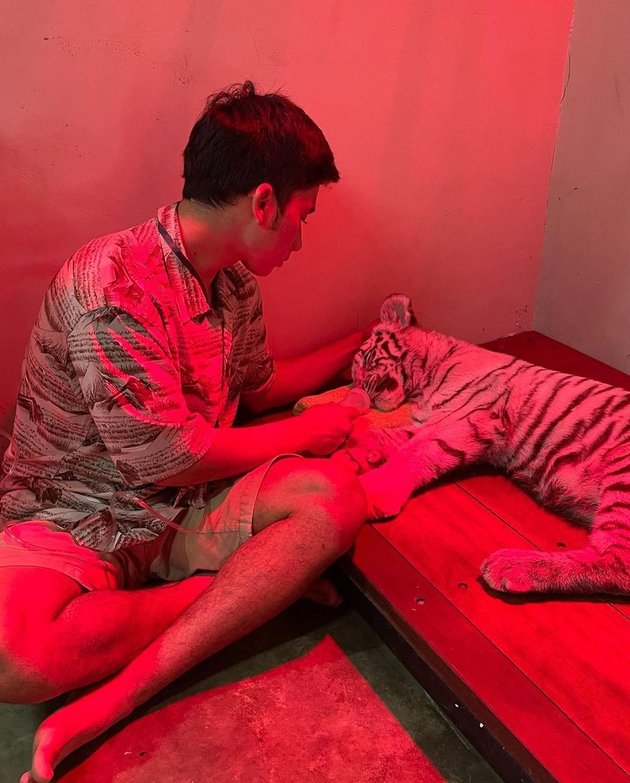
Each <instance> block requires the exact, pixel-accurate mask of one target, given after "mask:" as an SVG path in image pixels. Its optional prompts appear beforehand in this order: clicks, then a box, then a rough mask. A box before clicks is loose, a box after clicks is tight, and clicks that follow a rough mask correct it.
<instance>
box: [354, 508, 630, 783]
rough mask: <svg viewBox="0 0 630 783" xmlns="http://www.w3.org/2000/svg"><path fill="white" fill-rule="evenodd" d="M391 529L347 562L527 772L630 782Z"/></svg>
mask: <svg viewBox="0 0 630 783" xmlns="http://www.w3.org/2000/svg"><path fill="white" fill-rule="evenodd" d="M460 494H463V493H460ZM442 500H444V498H442ZM386 527H389V525H378V526H372V525H367V526H366V527H365V528H364V530H363V531H362V533H361V535H360V536H359V538H358V540H357V543H356V547H355V550H354V552H353V556H352V560H351V561H349V564H348V569H349V572H350V575H351V577H352V578H353V579H354V580H355V582H356V583H357V584H358V587H359V588H360V589H361V590H362V591H364V592H365V593H366V594H367V595H368V596H370V598H371V599H372V600H373V601H374V602H375V603H376V604H377V605H378V606H379V607H380V609H381V611H383V612H384V613H385V614H386V615H387V616H388V619H390V622H392V624H393V625H394V626H395V627H396V629H397V631H398V632H399V633H400V634H401V635H402V636H403V637H404V638H405V639H406V640H407V641H409V642H410V643H411V644H412V645H413V646H414V648H415V649H416V650H417V651H418V653H419V655H420V656H421V657H422V658H423V659H424V660H426V661H427V663H428V664H429V665H430V666H431V667H432V668H433V669H434V670H435V671H436V672H437V673H438V675H439V676H441V677H442V678H443V679H444V681H445V682H446V683H447V685H448V686H449V688H450V689H451V690H452V691H453V692H454V693H455V694H456V695H457V697H458V698H459V699H461V701H462V703H465V704H466V705H467V706H468V707H469V708H470V709H471V710H472V711H473V712H474V713H475V715H476V716H477V717H478V719H479V721H480V723H483V724H484V727H485V728H487V729H488V731H490V732H491V733H492V734H493V735H494V736H495V737H496V738H497V739H498V740H499V742H501V743H502V744H503V745H505V746H506V747H507V748H508V750H509V751H510V752H511V753H512V754H513V756H514V758H516V760H517V761H518V762H519V764H520V765H521V766H522V767H523V769H524V770H525V771H526V773H527V774H528V775H529V776H530V777H532V778H533V779H534V780H536V781H539V782H540V783H545V782H546V781H552V780H555V781H559V783H576V781H580V783H602V781H607V783H624V781H625V783H627V776H626V774H625V773H624V772H623V771H622V770H621V769H620V768H619V766H618V765H617V764H616V763H615V762H614V761H613V760H612V759H611V758H610V757H609V756H608V755H607V754H605V753H603V752H602V750H601V749H600V748H599V747H598V746H597V744H596V743H594V742H593V740H592V739H591V738H590V737H589V736H588V735H587V734H586V733H585V732H584V731H583V730H581V729H580V728H579V727H578V726H576V724H575V723H574V722H573V721H572V720H570V719H569V718H568V717H567V715H566V714H565V713H564V712H563V711H562V710H560V709H559V708H558V707H557V706H556V705H555V704H554V702H553V701H552V700H551V699H550V698H549V697H548V696H547V695H545V694H544V693H543V692H542V691H541V690H540V688H539V687H537V685H536V684H535V683H534V682H532V680H531V679H530V678H528V677H527V676H526V675H525V674H524V673H523V672H522V671H521V670H520V669H519V667H518V666H516V665H515V664H514V663H513V662H512V661H511V660H510V659H509V657H507V656H506V655H504V654H503V653H502V652H501V651H500V650H499V649H498V648H497V646H496V645H495V644H494V643H493V641H492V640H491V639H489V638H488V637H487V636H486V635H484V634H483V633H481V632H480V631H479V629H478V627H477V626H476V625H475V624H474V623H473V622H472V621H471V620H470V619H469V618H467V617H466V616H465V614H464V613H463V612H462V608H459V607H457V606H456V605H455V604H454V602H453V601H452V600H449V599H448V598H447V597H446V596H445V595H444V593H443V592H442V591H441V590H439V589H437V588H436V587H435V586H434V584H432V582H431V580H429V579H427V578H426V577H425V576H423V575H422V574H421V573H419V572H418V570H417V569H416V568H415V567H414V566H413V564H412V563H410V562H409V560H408V559H406V558H405V557H403V556H402V555H401V554H400V551H399V550H398V549H397V548H395V547H394V546H392V545H391V544H390V543H389V542H388V541H387V540H386V539H385V538H384V537H383V532H384V530H385V528H386ZM456 571H457V573H456V574H452V575H453V576H455V578H456V579H462V578H467V579H470V577H471V569H470V567H468V568H467V569H462V568H459V569H456ZM456 584H457V583H456ZM456 589H460V588H456ZM469 592H470V591H469V590H466V591H464V590H461V589H460V593H461V594H462V595H464V594H468V593H469ZM485 598H486V600H487V601H490V599H489V597H488V596H485ZM417 599H421V601H422V603H418V601H417ZM463 608H464V609H465V607H463Z"/></svg>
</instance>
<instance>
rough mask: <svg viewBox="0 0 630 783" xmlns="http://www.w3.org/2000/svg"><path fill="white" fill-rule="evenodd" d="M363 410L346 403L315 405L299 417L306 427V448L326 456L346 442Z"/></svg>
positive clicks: (310, 452)
mask: <svg viewBox="0 0 630 783" xmlns="http://www.w3.org/2000/svg"><path fill="white" fill-rule="evenodd" d="M360 415H361V411H360V410H358V409H357V408H351V407H349V406H346V405H337V404H334V403H328V404H326V405H314V406H313V407H312V408H308V409H307V410H305V411H304V413H301V414H300V416H299V418H300V421H301V423H302V425H303V426H304V428H305V436H306V437H305V446H304V450H305V451H307V452H308V453H309V454H313V455H314V456H316V457H326V456H328V455H329V454H332V452H333V451H336V450H337V449H338V448H340V446H342V445H343V444H344V443H345V442H346V438H347V437H348V435H349V434H350V431H351V430H352V425H353V422H354V420H355V419H356V418H357V416H360Z"/></svg>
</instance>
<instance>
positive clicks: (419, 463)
mask: <svg viewBox="0 0 630 783" xmlns="http://www.w3.org/2000/svg"><path fill="white" fill-rule="evenodd" d="M353 380H354V383H355V385H356V386H359V387H361V388H363V389H365V391H367V392H368V394H369V395H370V399H371V401H372V404H373V405H374V406H375V407H377V408H380V409H381V410H394V409H395V408H397V407H398V406H399V405H400V404H401V403H402V402H404V401H405V400H413V403H414V409H415V411H416V413H415V415H414V419H415V421H416V424H415V425H414V426H413V427H411V428H406V431H405V432H403V433H401V437H399V438H397V439H396V438H394V437H392V433H389V435H388V438H389V441H388V443H384V444H381V446H382V449H381V450H382V452H383V456H384V457H386V458H387V461H386V462H385V464H383V465H382V466H381V467H378V468H376V469H375V470H373V471H371V472H368V473H365V474H364V475H363V476H362V477H361V480H362V482H363V484H364V486H365V489H366V492H367V494H368V499H369V501H370V508H371V516H372V517H373V518H383V517H387V516H391V515H393V514H395V513H397V512H398V511H399V510H400V509H401V508H402V506H403V505H404V503H405V502H406V501H407V499H408V498H409V496H410V495H411V494H412V492H413V491H414V490H415V489H418V488H419V487H421V486H424V485H426V484H427V483H429V482H431V481H433V480H434V479H436V478H438V477H439V476H441V475H442V474H444V473H445V472H447V471H450V470H453V469H455V468H459V467H462V466H464V465H470V464H473V463H476V462H487V463H490V464H492V465H495V466H496V467H498V468H500V469H501V470H503V471H504V472H506V473H507V474H508V475H509V476H510V477H511V478H512V479H513V480H514V481H516V482H517V483H519V484H520V485H522V486H524V487H525V488H526V489H527V490H529V491H530V492H531V493H532V494H533V495H534V496H535V497H536V498H537V499H538V500H539V501H540V502H541V503H542V504H544V505H545V506H547V507H549V508H552V509H554V510H557V511H560V512H562V513H564V514H566V515H568V516H572V517H574V518H576V519H578V520H580V521H582V522H584V523H585V524H587V525H589V526H590V528H591V534H590V538H589V545H588V547H586V548H585V549H583V550H575V551H563V552H538V551H534V552H532V551H527V550H501V551H499V552H495V553H494V554H493V555H491V556H490V557H488V558H487V560H486V561H485V562H484V563H483V564H482V573H483V575H484V578H485V579H486V581H487V582H488V584H490V585H491V586H492V587H494V588H495V589H498V590H505V591H510V592H531V591H535V592H548V591H553V592H555V591H562V592H580V593H584V592H614V593H630V415H629V414H630V393H628V392H626V391H625V390H623V389H618V388H615V387H613V386H608V385H606V384H602V383H599V382H597V381H593V380H590V379H587V378H580V377H577V376H573V375H567V374H563V373H559V372H554V371H552V370H547V369H544V368H542V367H537V366H535V365H532V364H529V363H527V362H524V361H521V360H519V359H515V358H514V357H511V356H507V355H505V354H499V353H494V352H492V351H488V350H485V349H483V348H479V347H478V346H474V345H471V344H469V343H465V342H462V341H460V340H456V339H454V338H452V337H447V336H446V335H442V334H438V333H436V332H431V331H428V330H425V329H422V328H420V327H419V326H418V325H417V323H416V321H415V318H414V316H413V311H412V309H411V304H410V302H409V300H408V299H407V297H404V296H401V295H393V296H391V297H389V298H388V299H386V300H385V302H384V303H383V306H382V308H381V323H380V324H379V325H378V326H377V327H376V328H375V329H374V331H373V333H372V335H371V337H370V339H369V340H368V341H367V342H366V343H365V344H364V345H363V346H362V347H361V349H360V350H359V352H358V353H357V355H356V357H355V360H354V365H353ZM375 437H376V438H378V435H375V434H374V433H372V434H370V436H369V438H370V441H369V443H367V442H366V443H361V442H360V440H359V441H355V442H352V441H351V442H350V443H349V444H348V446H347V448H348V451H349V452H350V453H353V455H354V457H355V459H356V460H357V461H359V462H361V460H360V459H358V458H357V456H356V455H357V454H358V453H360V452H361V450H362V449H363V448H369V449H370V450H371V452H372V453H373V452H374V448H375V444H374V438H375ZM392 443H396V450H394V451H392V446H391V444H392ZM401 443H402V444H403V445H400V444H401Z"/></svg>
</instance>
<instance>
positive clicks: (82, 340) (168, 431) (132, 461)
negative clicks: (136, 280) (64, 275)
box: [68, 307, 215, 487]
mask: <svg viewBox="0 0 630 783" xmlns="http://www.w3.org/2000/svg"><path fill="white" fill-rule="evenodd" d="M167 345H168V343H167V340H166V335H165V334H163V333H160V332H159V330H157V329H156V328H155V327H151V328H149V327H146V326H144V325H143V324H142V323H140V322H139V321H137V320H135V319H134V318H133V317H132V316H131V315H129V314H128V313H126V312H124V311H122V310H119V309H117V308H112V307H104V308H101V309H100V310H97V311H93V312H90V313H88V314H86V315H85V316H84V317H83V318H81V319H80V321H79V322H78V324H77V325H76V327H75V328H74V329H73V330H72V332H71V333H70V334H69V336H68V350H69V355H70V359H71V361H72V366H73V368H74V371H75V373H76V375H77V379H78V381H79V383H80V385H81V389H82V391H83V396H84V398H85V400H86V403H87V406H88V409H89V411H90V414H91V416H92V419H93V420H94V424H95V426H96V428H97V430H98V432H99V435H100V437H101V439H102V441H103V444H104V445H105V448H106V449H107V451H108V453H109V456H110V457H111V459H112V461H113V462H114V464H115V465H116V467H117V468H118V470H119V471H120V473H121V475H122V477H123V480H124V481H125V482H126V483H127V484H128V485H129V486H131V487H138V486H142V485H144V484H152V483H156V482H157V481H160V480H163V479H165V478H169V477H170V476H174V475H176V474H177V473H180V472H181V471H183V470H186V469H188V468H190V467H192V466H193V465H194V464H195V463H196V462H197V461H198V460H199V459H200V457H201V456H202V455H203V454H205V452H206V451H207V450H208V449H209V448H210V446H211V445H212V442H213V438H214V433H215V430H214V427H212V425H211V424H209V423H208V422H207V421H206V420H205V419H204V418H203V417H202V416H201V415H200V414H198V413H193V412H192V411H190V410H189V409H188V406H187V404H186V401H185V399H184V396H183V394H182V390H181V383H180V374H179V370H178V368H177V366H176V365H175V363H174V362H173V360H172V358H171V356H170V354H169V351H168V349H167V347H166V346H167Z"/></svg>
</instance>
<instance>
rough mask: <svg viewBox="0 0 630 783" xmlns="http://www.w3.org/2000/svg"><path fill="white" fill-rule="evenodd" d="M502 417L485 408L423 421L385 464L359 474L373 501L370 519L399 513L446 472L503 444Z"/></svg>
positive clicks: (369, 507)
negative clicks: (492, 415) (494, 415)
mask: <svg viewBox="0 0 630 783" xmlns="http://www.w3.org/2000/svg"><path fill="white" fill-rule="evenodd" d="M500 438H501V435H500V433H499V429H498V426H497V420H496V419H495V418H493V417H491V416H490V415H488V414H487V413H486V412H485V411H483V412H482V413H478V412H477V415H470V414H468V412H467V411H466V410H464V411H462V412H460V414H459V416H458V417H455V416H444V417H442V418H441V419H439V420H437V418H436V420H430V421H428V422H426V423H425V424H423V425H421V426H420V427H419V429H418V431H417V433H416V434H415V435H414V436H413V438H411V440H409V441H408V442H407V443H406V444H405V445H404V446H403V447H402V448H401V449H399V450H398V451H396V453H394V454H393V455H392V456H391V457H390V458H389V459H388V460H387V462H386V463H385V464H384V465H383V466H382V467H377V468H376V469H375V470H372V471H370V472H369V473H365V474H364V475H362V476H360V477H359V480H360V482H361V484H362V485H363V488H364V490H365V494H366V496H367V499H368V518H369V519H386V518H388V517H392V516H395V515H396V514H397V513H398V512H399V511H400V510H401V509H402V507H403V506H404V505H405V503H406V502H407V501H408V500H409V498H410V497H411V495H412V494H413V492H414V491H415V490H417V489H419V488H420V487H424V486H426V485H427V484H430V483H431V482H432V481H435V479H437V478H440V477H441V476H443V475H444V474H445V473H447V472H449V471H451V470H455V469H457V468H460V467H462V466H464V465H471V464H473V463H475V462H478V461H480V460H482V459H484V458H487V456H488V454H489V452H490V451H491V450H492V449H493V448H496V447H497V444H498V443H499V442H500Z"/></svg>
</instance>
